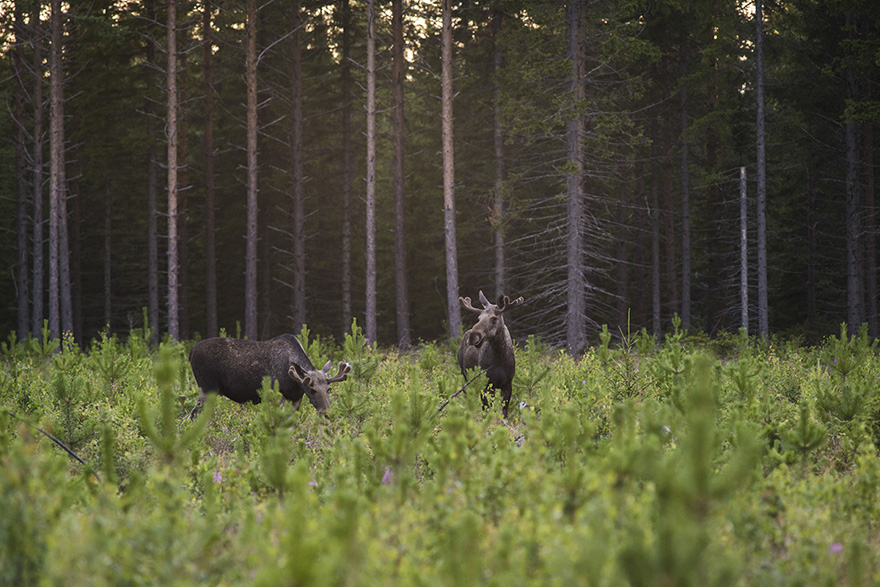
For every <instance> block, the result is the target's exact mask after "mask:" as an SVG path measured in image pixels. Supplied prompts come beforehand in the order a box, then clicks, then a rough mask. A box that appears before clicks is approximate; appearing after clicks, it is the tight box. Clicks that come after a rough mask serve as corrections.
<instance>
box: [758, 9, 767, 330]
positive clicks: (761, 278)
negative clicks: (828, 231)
mask: <svg viewBox="0 0 880 587" xmlns="http://www.w3.org/2000/svg"><path fill="white" fill-rule="evenodd" d="M763 26H764V24H763V14H762V11H761V0H755V94H756V97H757V101H758V104H757V121H756V134H757V156H758V161H757V169H756V178H755V179H756V180H757V182H758V188H757V195H758V197H757V224H758V334H759V335H760V336H761V337H762V338H764V339H765V340H766V339H767V337H768V336H769V335H770V321H769V311H768V305H767V304H768V301H767V211H766V210H767V173H766V170H765V168H764V159H765V158H764V31H763Z"/></svg>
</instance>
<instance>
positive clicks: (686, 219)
mask: <svg viewBox="0 0 880 587" xmlns="http://www.w3.org/2000/svg"><path fill="white" fill-rule="evenodd" d="M681 45H682V49H681V76H680V77H681V78H682V79H684V76H685V74H686V73H687V62H686V61H685V55H686V52H685V50H684V42H682V44H681ZM679 104H680V109H681V327H682V328H683V329H684V330H689V329H690V327H691V202H690V200H691V194H690V161H689V155H688V139H687V129H688V107H687V87H686V86H684V85H682V87H681V90H680V93H679Z"/></svg>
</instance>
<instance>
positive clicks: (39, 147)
mask: <svg viewBox="0 0 880 587" xmlns="http://www.w3.org/2000/svg"><path fill="white" fill-rule="evenodd" d="M29 24H30V29H31V44H32V46H33V62H32V67H33V72H34V90H33V101H34V137H33V138H34V153H33V164H34V178H33V182H34V184H33V193H34V210H33V222H34V236H33V245H34V255H33V257H34V259H33V261H34V264H33V276H34V279H33V290H34V292H33V298H34V300H33V307H32V308H31V310H32V312H31V333H32V334H33V335H34V336H35V337H36V338H37V339H38V340H42V332H43V330H42V329H43V318H44V313H43V285H44V284H45V279H44V276H43V223H44V222H45V220H44V218H43V215H44V214H43V40H42V35H41V24H40V3H39V2H34V5H33V10H32V12H31V16H30V19H29Z"/></svg>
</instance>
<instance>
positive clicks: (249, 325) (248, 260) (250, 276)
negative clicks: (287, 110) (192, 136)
mask: <svg viewBox="0 0 880 587" xmlns="http://www.w3.org/2000/svg"><path fill="white" fill-rule="evenodd" d="M245 28H246V29H247V30H246V35H247V42H246V56H245V76H246V80H247V244H246V248H247V253H246V255H245V294H244V296H245V312H244V335H245V336H246V337H247V338H249V339H251V340H256V339H257V1H256V0H247V23H246V27H245Z"/></svg>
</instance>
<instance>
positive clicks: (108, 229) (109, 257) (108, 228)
mask: <svg viewBox="0 0 880 587" xmlns="http://www.w3.org/2000/svg"><path fill="white" fill-rule="evenodd" d="M112 202H113V198H111V196H110V187H109V186H105V187H104V326H105V327H106V328H107V333H108V334H109V333H111V332H113V324H112V321H113V288H112V282H111V279H112V277H113V272H112V263H113V252H112V251H113V233H112V230H113V218H112V216H111V212H110V209H111V206H112Z"/></svg>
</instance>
